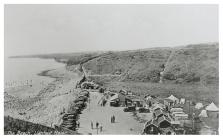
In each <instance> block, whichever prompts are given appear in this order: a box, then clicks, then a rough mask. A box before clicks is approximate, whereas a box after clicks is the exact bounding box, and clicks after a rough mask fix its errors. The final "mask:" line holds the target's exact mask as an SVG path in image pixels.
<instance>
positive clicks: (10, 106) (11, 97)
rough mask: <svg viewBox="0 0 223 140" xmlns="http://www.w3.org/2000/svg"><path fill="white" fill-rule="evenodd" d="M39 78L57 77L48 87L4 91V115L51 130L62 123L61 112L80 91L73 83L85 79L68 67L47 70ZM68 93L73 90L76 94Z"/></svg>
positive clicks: (39, 74)
mask: <svg viewBox="0 0 223 140" xmlns="http://www.w3.org/2000/svg"><path fill="white" fill-rule="evenodd" d="M56 63H57V61H56ZM36 75H38V76H40V77H41V76H42V77H49V78H53V81H51V82H49V83H47V84H46V85H45V83H44V85H40V84H35V85H33V86H25V87H22V88H21V87H20V88H18V87H14V88H13V90H7V91H5V89H4V91H5V93H4V108H5V109H4V116H11V117H13V118H18V119H22V120H25V121H30V122H32V123H39V124H42V125H45V126H50V127H51V126H52V124H57V123H58V121H59V120H60V116H59V114H60V112H61V110H63V109H64V108H65V109H67V108H68V104H69V101H71V100H73V99H75V96H76V95H77V93H78V91H77V90H75V89H74V86H73V84H74V83H76V82H77V81H78V80H79V78H81V77H79V76H78V74H76V73H74V72H71V71H69V70H67V68H66V65H65V66H63V67H60V68H56V69H47V70H43V71H41V72H40V73H37V74H36ZM43 80H44V78H43ZM68 90H69V91H71V90H72V93H71V92H69V91H68ZM24 95H25V96H26V97H24ZM46 112H47V113H46Z"/></svg>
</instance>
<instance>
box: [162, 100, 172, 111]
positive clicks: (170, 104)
mask: <svg viewBox="0 0 223 140" xmlns="http://www.w3.org/2000/svg"><path fill="white" fill-rule="evenodd" d="M163 103H164V105H165V106H167V107H168V109H170V108H171V107H172V106H173V105H174V101H173V100H171V99H169V98H165V99H164V101H163Z"/></svg>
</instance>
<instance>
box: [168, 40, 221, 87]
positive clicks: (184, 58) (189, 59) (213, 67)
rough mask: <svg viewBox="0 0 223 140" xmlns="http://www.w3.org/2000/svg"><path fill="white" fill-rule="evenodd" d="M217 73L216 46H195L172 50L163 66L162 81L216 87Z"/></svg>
mask: <svg viewBox="0 0 223 140" xmlns="http://www.w3.org/2000/svg"><path fill="white" fill-rule="evenodd" d="M218 73H219V71H218V44H197V45H188V46H186V47H181V48H176V49H175V50H173V52H172V54H171V55H170V57H169V59H168V61H167V63H166V64H165V70H164V79H165V80H166V81H174V82H175V83H194V82H199V83H201V84H203V85H210V84H213V85H216V84H218Z"/></svg>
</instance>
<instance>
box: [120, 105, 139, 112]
mask: <svg viewBox="0 0 223 140" xmlns="http://www.w3.org/2000/svg"><path fill="white" fill-rule="evenodd" d="M123 111H124V112H132V111H136V107H135V106H129V107H126V108H124V109H123Z"/></svg>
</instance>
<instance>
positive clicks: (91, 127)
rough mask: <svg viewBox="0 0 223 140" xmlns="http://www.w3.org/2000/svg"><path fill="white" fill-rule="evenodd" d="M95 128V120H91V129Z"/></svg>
mask: <svg viewBox="0 0 223 140" xmlns="http://www.w3.org/2000/svg"><path fill="white" fill-rule="evenodd" d="M93 128H94V126H93V122H92V121H91V129H93Z"/></svg>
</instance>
